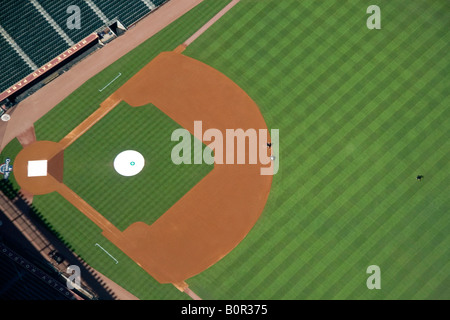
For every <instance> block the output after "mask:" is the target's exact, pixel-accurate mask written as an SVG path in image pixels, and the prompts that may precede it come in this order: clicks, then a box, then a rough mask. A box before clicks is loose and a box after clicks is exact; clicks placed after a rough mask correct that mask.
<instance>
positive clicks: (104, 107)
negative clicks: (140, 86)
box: [59, 94, 120, 149]
mask: <svg viewBox="0 0 450 320" xmlns="http://www.w3.org/2000/svg"><path fill="white" fill-rule="evenodd" d="M119 102H120V99H118V98H116V97H115V96H114V94H112V95H111V96H110V97H108V99H106V100H105V101H103V102H102V103H101V104H100V108H98V109H97V110H95V112H94V113H92V114H91V115H90V116H89V117H87V118H86V119H85V120H84V121H83V122H82V123H80V124H79V125H78V126H77V127H76V128H75V129H73V130H72V131H71V132H69V133H68V134H67V135H66V136H65V137H64V138H63V139H62V140H61V141H60V142H59V145H60V146H61V148H62V149H66V148H67V147H69V146H70V145H71V144H72V143H74V142H75V141H76V140H77V139H78V138H79V137H81V136H82V135H83V133H85V132H86V131H88V130H89V129H90V128H92V126H93V125H95V124H96V123H97V122H99V121H100V120H101V119H102V118H103V117H104V116H106V115H107V114H108V113H109V112H110V111H111V110H112V109H114V107H115V106H117V105H118V104H119Z"/></svg>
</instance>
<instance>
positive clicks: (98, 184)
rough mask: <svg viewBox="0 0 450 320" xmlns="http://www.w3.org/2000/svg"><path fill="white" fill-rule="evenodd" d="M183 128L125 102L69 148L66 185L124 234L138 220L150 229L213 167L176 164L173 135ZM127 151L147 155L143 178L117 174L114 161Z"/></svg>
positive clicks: (152, 108) (146, 108) (160, 114)
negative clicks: (172, 152) (172, 157)
mask: <svg viewBox="0 0 450 320" xmlns="http://www.w3.org/2000/svg"><path fill="white" fill-rule="evenodd" d="M124 117H125V118H126V121H124V120H123V119H124ZM179 128H181V127H180V126H179V125H178V124H177V123H176V122H175V121H173V120H172V119H171V118H170V117H168V116H167V115H165V114H164V113H163V112H162V111H160V110H159V109H157V108H156V107H155V106H153V105H147V106H143V107H139V108H133V107H131V106H129V105H128V104H127V103H126V102H121V103H120V104H119V105H118V106H116V107H115V108H114V109H113V110H112V111H110V112H109V113H108V114H107V115H106V116H105V117H104V118H103V119H101V120H100V121H99V122H98V123H97V124H95V125H94V126H93V127H92V128H91V129H89V130H88V131H87V132H86V133H85V134H83V135H82V136H81V137H80V138H79V139H77V140H76V141H75V142H74V143H73V144H72V145H70V146H69V148H67V149H66V150H65V152H64V168H65V169H64V183H65V184H66V185H67V186H68V187H69V188H71V189H72V190H73V191H75V192H76V193H77V194H78V195H79V196H80V197H82V198H83V199H84V200H85V201H86V202H87V203H89V204H90V205H91V206H92V207H94V208H95V209H96V210H97V211H98V212H100V213H101V214H102V215H103V216H104V217H105V218H106V219H108V220H109V221H110V222H111V223H112V224H114V225H115V226H116V227H117V228H119V229H120V230H122V231H123V230H125V229H126V228H127V227H128V226H129V225H130V224H131V223H133V222H136V221H142V222H145V223H147V224H149V225H150V224H152V223H153V222H155V221H156V219H158V218H159V217H160V216H161V215H163V214H164V212H166V211H167V210H168V209H169V208H170V207H171V206H172V205H173V204H175V202H177V201H178V200H179V199H180V198H181V197H182V196H183V195H184V194H186V193H187V192H188V191H189V190H190V189H192V188H193V187H194V186H195V185H196V184H197V183H198V182H199V181H200V180H201V179H202V178H203V177H204V176H205V175H206V174H208V173H209V172H210V171H211V170H212V168H213V166H212V165H206V164H201V165H186V164H180V165H175V164H173V162H172V159H171V151H172V148H173V147H174V146H175V145H176V144H177V143H178V142H172V141H171V134H172V132H173V131H174V130H176V129H179ZM194 139H195V138H194V137H193V136H191V140H192V141H191V145H193V143H194V142H193V140H194ZM124 150H137V151H139V152H140V153H141V154H142V155H143V157H144V159H145V161H146V164H145V166H144V168H143V170H142V171H141V172H140V173H139V174H138V175H136V176H133V177H123V176H121V175H119V174H117V172H116V171H115V170H114V166H113V161H114V158H115V157H116V156H117V155H118V154H119V153H120V152H122V151H124ZM191 157H192V159H191V161H192V163H193V158H194V154H192V155H191Z"/></svg>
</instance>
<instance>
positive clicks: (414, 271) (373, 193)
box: [184, 0, 450, 299]
mask: <svg viewBox="0 0 450 320" xmlns="http://www.w3.org/2000/svg"><path fill="white" fill-rule="evenodd" d="M377 5H378V6H380V8H381V15H382V29H381V30H368V29H367V28H366V19H367V17H368V16H369V15H367V14H366V8H367V7H368V6H369V4H363V3H361V2H359V1H325V2H322V1H312V0H311V1H295V0H284V1H271V0H261V1H250V0H243V1H241V3H239V4H238V5H237V6H236V7H235V8H233V9H232V11H230V12H229V13H227V15H225V16H224V17H223V18H222V19H221V20H220V21H219V22H218V23H216V24H215V25H213V27H212V28H210V29H209V30H208V31H207V32H206V33H205V34H204V35H202V36H201V37H200V38H199V39H198V40H196V41H195V42H194V43H193V44H192V45H191V46H189V47H188V48H187V50H186V51H185V52H184V54H186V55H188V56H191V57H193V58H196V59H198V60H200V61H203V62H205V63H207V64H209V65H211V66H213V67H215V68H217V69H218V70H219V71H221V72H223V73H224V74H226V75H227V76H229V77H230V78H231V79H232V80H234V81H235V82H236V83H237V84H239V85H240V86H241V87H242V88H243V89H244V90H245V91H246V92H247V93H248V94H249V95H250V97H252V98H253V99H254V100H255V101H256V103H257V104H258V105H259V106H260V108H261V111H262V114H263V115H264V118H265V119H266V122H267V124H268V126H269V128H276V129H279V130H280V157H279V159H280V171H279V172H278V174H277V175H276V176H275V177H274V181H273V185H272V190H271V194H270V196H269V200H268V203H267V205H266V208H265V210H264V212H263V214H262V217H261V218H260V220H259V221H258V222H257V224H256V225H255V227H254V228H253V229H252V231H251V232H250V233H249V235H248V236H247V237H246V238H245V239H244V241H243V242H242V243H241V244H240V245H239V246H238V247H237V248H236V249H235V250H233V251H232V252H231V253H230V254H229V255H227V256H226V257H225V258H224V259H223V260H221V261H220V262H219V263H217V264H216V265H214V266H212V267H211V268H209V269H208V270H206V271H205V272H203V273H201V274H200V275H197V276H195V277H194V278H192V279H189V280H188V283H189V284H190V285H191V288H192V289H193V290H194V291H195V292H196V293H197V294H199V295H200V296H201V297H202V298H205V299H229V298H233V299H424V298H429V299H443V298H445V299H449V298H450V290H449V288H450V285H449V284H450V282H449V278H448V271H447V270H448V268H449V266H450V250H449V248H450V236H449V235H448V229H449V227H450V222H449V219H448V217H447V216H446V215H447V213H448V212H449V210H450V205H449V204H450V203H449V201H448V194H449V193H450V188H449V184H448V179H449V172H450V171H449V170H450V166H449V162H448V159H449V150H450V143H449V141H450V134H449V131H448V128H449V126H450V121H449V119H450V110H449V108H448V105H450V99H449V96H448V88H449V82H448V77H447V78H445V76H446V75H447V74H448V71H449V54H448V41H449V40H450V37H449V33H448V30H449V27H450V23H449V21H450V15H449V6H448V2H446V1H434V2H429V1H414V2H412V3H410V4H407V5H405V4H404V2H402V1H399V0H397V1H378V2H377ZM417 174H423V175H424V176H425V179H424V180H423V181H422V182H420V183H418V182H417V181H416V180H415V177H416V175H417ZM372 264H375V265H378V266H380V268H381V275H382V277H381V278H382V289H381V290H368V289H367V287H366V285H365V283H366V279H367V277H368V276H369V275H367V274H366V273H365V272H366V269H367V267H368V266H369V265H372Z"/></svg>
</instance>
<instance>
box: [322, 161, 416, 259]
mask: <svg viewBox="0 0 450 320" xmlns="http://www.w3.org/2000/svg"><path fill="white" fill-rule="evenodd" d="M394 169H395V168H394ZM412 178H413V177H411V179H412ZM393 180H394V181H396V179H395V178H394V179H393ZM411 181H412V180H411ZM360 190H363V188H361V189H360ZM363 194H364V193H363ZM359 196H362V195H359ZM375 198H376V197H375ZM361 200H362V201H365V199H364V198H361ZM324 201H325V202H329V201H327V199H324ZM383 202H386V200H385V201H383ZM378 205H379V206H380V205H382V204H381V203H380V204H378ZM370 207H372V206H371V205H368V208H367V209H368V210H365V209H363V210H361V211H362V212H367V214H369V213H370ZM356 229H358V228H356ZM345 256H348V255H345Z"/></svg>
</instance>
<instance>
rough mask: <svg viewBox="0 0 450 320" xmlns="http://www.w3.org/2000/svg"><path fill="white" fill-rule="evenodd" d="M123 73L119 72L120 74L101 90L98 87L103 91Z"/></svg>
mask: <svg viewBox="0 0 450 320" xmlns="http://www.w3.org/2000/svg"><path fill="white" fill-rule="evenodd" d="M121 75H122V73H120V72H119V74H118V75H117V76H116V77H115V78H114V79H112V80H111V81H110V82H109V83H108V84H107V85H106V86H104V87H103V88H102V89H101V90H100V89H98V91H100V92H102V91H103V90H105V89H106V88H107V87H108V86H109V85H110V84H111V83H113V82H114V81H116V80H117V78H119V77H120V76H121Z"/></svg>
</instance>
